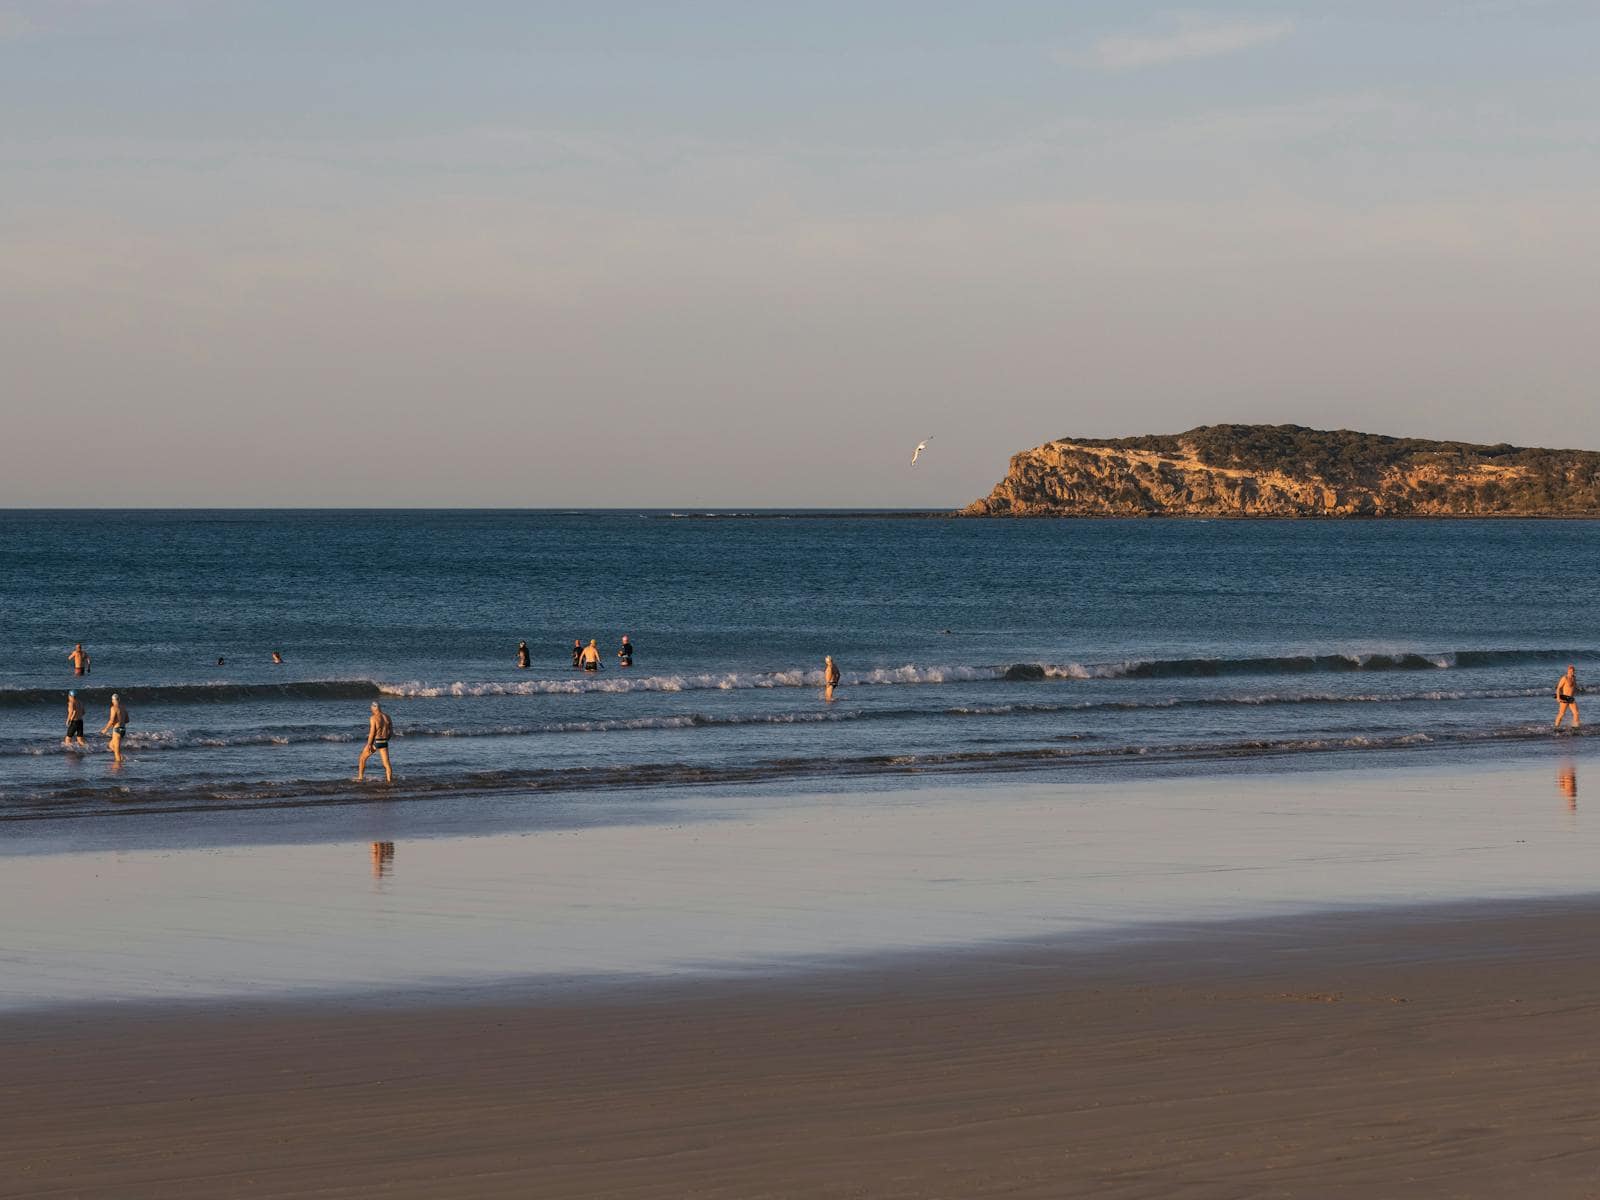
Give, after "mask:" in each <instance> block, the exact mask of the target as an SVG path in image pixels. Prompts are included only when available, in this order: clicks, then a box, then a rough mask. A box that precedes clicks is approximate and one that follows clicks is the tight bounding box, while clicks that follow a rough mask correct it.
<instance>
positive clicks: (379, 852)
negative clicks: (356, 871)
mask: <svg viewBox="0 0 1600 1200" xmlns="http://www.w3.org/2000/svg"><path fill="white" fill-rule="evenodd" d="M393 872H394V843H393V842H373V843H372V877H373V878H374V879H383V878H386V877H387V876H389V875H391V874H393Z"/></svg>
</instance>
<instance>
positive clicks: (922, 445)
mask: <svg viewBox="0 0 1600 1200" xmlns="http://www.w3.org/2000/svg"><path fill="white" fill-rule="evenodd" d="M931 441H933V439H932V438H923V439H922V440H921V441H920V442H918V443H917V448H916V449H915V450H913V451H912V452H911V465H912V466H913V467H914V466H916V465H917V459H919V458H921V457H922V452H923V451H924V450H926V449H927V448H928V443H929V442H931Z"/></svg>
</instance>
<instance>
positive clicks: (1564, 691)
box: [1555, 665, 1578, 729]
mask: <svg viewBox="0 0 1600 1200" xmlns="http://www.w3.org/2000/svg"><path fill="white" fill-rule="evenodd" d="M1556 706H1557V707H1556V723H1555V728H1557V729H1560V728H1561V718H1562V717H1564V716H1566V715H1567V709H1569V708H1570V709H1571V710H1572V727H1573V728H1574V729H1576V728H1577V727H1578V669H1577V668H1576V667H1574V666H1570V665H1569V666H1568V667H1567V673H1566V674H1565V675H1563V676H1562V677H1561V678H1560V679H1558V680H1556Z"/></svg>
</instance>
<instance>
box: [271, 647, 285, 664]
mask: <svg viewBox="0 0 1600 1200" xmlns="http://www.w3.org/2000/svg"><path fill="white" fill-rule="evenodd" d="M272 661H273V662H275V663H277V664H278V666H280V667H281V666H283V651H281V650H274V651H273V652H272Z"/></svg>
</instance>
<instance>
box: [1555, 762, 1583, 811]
mask: <svg viewBox="0 0 1600 1200" xmlns="http://www.w3.org/2000/svg"><path fill="white" fill-rule="evenodd" d="M1556 786H1557V787H1559V788H1560V789H1561V794H1562V795H1563V796H1565V797H1566V798H1567V808H1568V810H1570V811H1571V812H1577V811H1578V764H1577V763H1575V762H1573V761H1572V760H1571V759H1568V760H1567V761H1566V762H1564V763H1562V764H1561V769H1560V770H1559V771H1557V772H1556Z"/></svg>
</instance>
